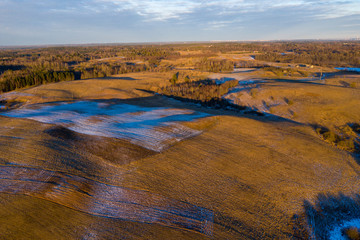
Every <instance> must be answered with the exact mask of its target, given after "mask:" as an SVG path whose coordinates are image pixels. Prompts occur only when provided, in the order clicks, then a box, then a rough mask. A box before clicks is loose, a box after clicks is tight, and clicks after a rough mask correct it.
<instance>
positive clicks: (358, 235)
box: [343, 227, 360, 240]
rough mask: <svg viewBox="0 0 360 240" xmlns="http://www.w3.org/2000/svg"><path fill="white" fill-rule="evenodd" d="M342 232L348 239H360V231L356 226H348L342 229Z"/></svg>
mask: <svg viewBox="0 0 360 240" xmlns="http://www.w3.org/2000/svg"><path fill="white" fill-rule="evenodd" d="M343 234H344V235H345V236H346V237H348V239H350V240H359V239H360V232H359V229H357V228H356V227H349V228H345V229H343Z"/></svg>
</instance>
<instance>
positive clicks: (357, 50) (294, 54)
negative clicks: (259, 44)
mask: <svg viewBox="0 0 360 240" xmlns="http://www.w3.org/2000/svg"><path fill="white" fill-rule="evenodd" d="M274 48H275V46H274ZM256 60H261V61H269V62H282V63H306V64H310V65H318V66H329V67H339V66H340V67H360V42H350V43H346V42H305V43H292V44H289V43H288V44H281V45H280V46H277V47H276V48H275V49H272V50H271V48H270V49H269V50H267V51H265V52H264V53H262V54H260V55H256Z"/></svg>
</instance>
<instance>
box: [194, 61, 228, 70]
mask: <svg viewBox="0 0 360 240" xmlns="http://www.w3.org/2000/svg"><path fill="white" fill-rule="evenodd" d="M195 69H197V70H200V71H207V72H230V71H233V70H234V63H233V62H231V61H228V60H225V59H224V60H216V59H207V58H204V59H202V60H201V61H200V62H198V63H196V64H195Z"/></svg>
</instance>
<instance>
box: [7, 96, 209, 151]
mask: <svg viewBox="0 0 360 240" xmlns="http://www.w3.org/2000/svg"><path fill="white" fill-rule="evenodd" d="M1 115H5V116H8V117H17V118H27V119H32V120H36V121H39V122H42V123H51V124H57V125H61V126H64V127H67V128H69V129H70V130H73V131H76V132H79V133H84V134H89V135H97V136H103V137H114V138H122V139H127V140H129V141H130V142H132V143H134V144H137V145H140V146H142V147H145V148H148V149H151V150H154V151H161V150H163V149H164V148H166V147H168V146H169V145H171V144H173V143H175V142H177V141H180V140H183V139H185V138H188V137H192V136H195V135H198V134H200V133H201V132H200V131H197V130H194V129H191V128H188V127H185V126H183V125H181V124H179V123H178V122H183V121H191V120H194V119H197V118H202V117H206V116H208V114H206V113H200V112H195V111H192V110H188V109H174V108H160V107H157V108H154V107H141V106H136V105H130V104H108V103H103V102H92V101H79V102H72V103H67V102H62V103H56V104H39V105H35V106H34V105H33V106H26V107H24V108H20V109H15V110H11V111H8V112H4V113H1Z"/></svg>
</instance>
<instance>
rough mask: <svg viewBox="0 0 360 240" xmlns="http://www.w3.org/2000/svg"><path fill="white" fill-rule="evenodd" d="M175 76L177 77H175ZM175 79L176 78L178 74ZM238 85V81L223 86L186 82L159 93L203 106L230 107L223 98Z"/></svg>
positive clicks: (206, 82)
mask: <svg viewBox="0 0 360 240" xmlns="http://www.w3.org/2000/svg"><path fill="white" fill-rule="evenodd" d="M174 76H175V77H174ZM174 76H173V78H176V74H175V75H174ZM237 85H238V81H237V80H231V81H227V82H225V83H222V84H216V82H215V80H208V79H206V80H200V81H193V82H185V83H178V84H173V85H171V86H167V87H162V88H160V89H159V91H158V92H159V93H160V94H163V95H167V96H171V97H174V98H178V99H181V100H187V101H193V102H200V103H201V104H202V105H206V106H212V107H216V106H218V107H224V106H229V102H228V101H226V100H224V99H222V98H221V97H222V96H223V95H225V94H226V93H228V92H229V90H230V89H231V88H233V87H236V86H237Z"/></svg>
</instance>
